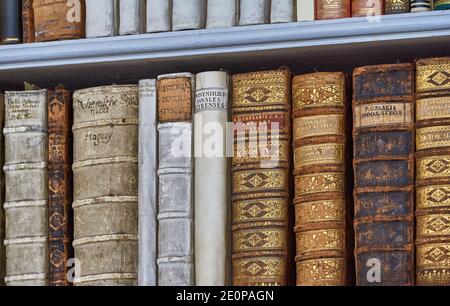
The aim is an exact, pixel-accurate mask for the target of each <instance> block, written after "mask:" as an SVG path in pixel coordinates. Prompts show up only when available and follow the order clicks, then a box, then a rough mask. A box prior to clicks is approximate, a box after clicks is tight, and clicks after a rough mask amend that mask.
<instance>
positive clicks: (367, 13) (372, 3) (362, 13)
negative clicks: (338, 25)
mask: <svg viewBox="0 0 450 306" xmlns="http://www.w3.org/2000/svg"><path fill="white" fill-rule="evenodd" d="M383 13H384V0H352V17H368V18H370V17H374V16H380V15H383Z"/></svg>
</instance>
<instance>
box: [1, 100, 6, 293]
mask: <svg viewBox="0 0 450 306" xmlns="http://www.w3.org/2000/svg"><path fill="white" fill-rule="evenodd" d="M4 124H5V96H4V95H3V94H0V128H1V129H2V130H3V127H4ZM4 148H5V142H4V139H3V133H0V162H1V163H2V165H3V163H4V160H5V154H4V153H3V150H4ZM4 202H5V175H4V173H3V171H0V286H4V285H5V275H6V266H5V265H6V257H5V245H4V240H5V211H4V210H3V203H4Z"/></svg>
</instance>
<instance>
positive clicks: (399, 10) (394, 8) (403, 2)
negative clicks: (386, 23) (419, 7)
mask: <svg viewBox="0 0 450 306" xmlns="http://www.w3.org/2000/svg"><path fill="white" fill-rule="evenodd" d="M384 6H385V8H384V10H385V14H386V15H391V14H403V13H409V12H410V10H411V2H410V0H386V2H385V5H384Z"/></svg>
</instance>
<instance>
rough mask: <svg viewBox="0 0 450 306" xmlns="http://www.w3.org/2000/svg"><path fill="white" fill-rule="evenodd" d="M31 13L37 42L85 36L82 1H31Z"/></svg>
mask: <svg viewBox="0 0 450 306" xmlns="http://www.w3.org/2000/svg"><path fill="white" fill-rule="evenodd" d="M33 11H34V31H35V40H36V41H37V42H41V41H51V40H63V39H78V38H83V37H84V36H85V13H86V9H85V3H84V0H33Z"/></svg>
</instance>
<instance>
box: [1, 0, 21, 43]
mask: <svg viewBox="0 0 450 306" xmlns="http://www.w3.org/2000/svg"><path fill="white" fill-rule="evenodd" d="M0 42H1V43H2V44H4V45H6V44H18V43H21V42H22V1H21V0H8V1H0Z"/></svg>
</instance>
